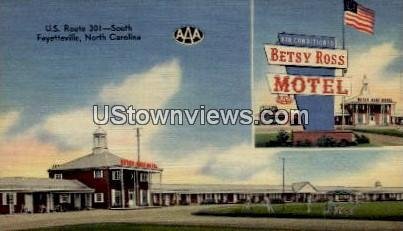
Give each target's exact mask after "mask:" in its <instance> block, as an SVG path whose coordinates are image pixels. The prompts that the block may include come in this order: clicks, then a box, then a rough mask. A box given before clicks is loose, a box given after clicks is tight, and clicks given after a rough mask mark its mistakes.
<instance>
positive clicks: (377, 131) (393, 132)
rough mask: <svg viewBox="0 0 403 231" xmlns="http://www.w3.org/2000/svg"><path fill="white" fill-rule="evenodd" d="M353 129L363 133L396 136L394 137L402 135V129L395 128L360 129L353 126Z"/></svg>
mask: <svg viewBox="0 0 403 231" xmlns="http://www.w3.org/2000/svg"><path fill="white" fill-rule="evenodd" d="M353 131H356V132H364V133H372V134H379V135H385V136H396V137H403V131H400V130H397V129H360V128H354V129H353Z"/></svg>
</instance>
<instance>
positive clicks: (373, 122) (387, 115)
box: [335, 75, 397, 126]
mask: <svg viewBox="0 0 403 231" xmlns="http://www.w3.org/2000/svg"><path fill="white" fill-rule="evenodd" d="M395 107H396V102H394V101H393V100H392V99H390V98H381V97H378V96H374V95H372V94H371V93H370V91H369V88H368V80H367V77H366V76H365V75H364V78H363V80H362V87H361V90H360V94H359V95H357V96H354V97H351V98H347V99H346V100H345V102H344V123H345V125H352V126H389V125H392V124H395V123H396V121H397V120H396V118H395V117H396V116H395V115H394V112H395ZM335 124H336V125H341V124H342V115H341V113H340V114H338V115H336V116H335Z"/></svg>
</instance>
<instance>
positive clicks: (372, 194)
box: [153, 181, 403, 206]
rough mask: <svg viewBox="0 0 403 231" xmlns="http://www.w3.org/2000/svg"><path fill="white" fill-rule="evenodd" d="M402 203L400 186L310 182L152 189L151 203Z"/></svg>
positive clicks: (162, 204) (175, 186) (172, 186)
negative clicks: (356, 185) (331, 184)
mask: <svg viewBox="0 0 403 231" xmlns="http://www.w3.org/2000/svg"><path fill="white" fill-rule="evenodd" d="M329 200H330V201H335V202H356V201H390V200H393V201H402V200H403V187H382V185H381V183H380V182H379V181H378V182H375V185H374V186H373V187H345V186H313V185H312V184H311V183H310V182H297V183H293V184H291V185H284V188H283V186H282V185H185V184H182V185H178V184H162V185H158V186H156V187H154V188H153V204H154V205H160V206H172V205H197V204H236V203H266V202H267V201H270V202H271V203H278V202H282V201H284V202H302V203H306V202H324V201H329Z"/></svg>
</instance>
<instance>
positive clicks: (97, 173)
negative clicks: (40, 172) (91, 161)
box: [54, 170, 149, 182]
mask: <svg viewBox="0 0 403 231" xmlns="http://www.w3.org/2000/svg"><path fill="white" fill-rule="evenodd" d="M103 177H104V172H103V171H102V170H94V179H99V178H103ZM132 177H133V175H132ZM148 177H149V174H147V173H143V172H142V173H140V182H148V181H149V179H148ZM54 179H58V180H61V179H63V174H62V173H55V175H54ZM120 179H121V173H120V170H116V171H112V180H120Z"/></svg>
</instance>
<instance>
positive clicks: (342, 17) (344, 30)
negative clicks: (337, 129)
mask: <svg viewBox="0 0 403 231" xmlns="http://www.w3.org/2000/svg"><path fill="white" fill-rule="evenodd" d="M341 29H342V37H341V39H342V40H341V43H342V49H343V50H344V49H345V48H346V44H345V36H346V28H345V26H344V4H343V14H342V15H341ZM346 72H347V69H342V71H341V76H342V77H344V74H345V73H346ZM344 100H345V96H344V95H343V96H342V97H341V130H344V124H345V121H344Z"/></svg>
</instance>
